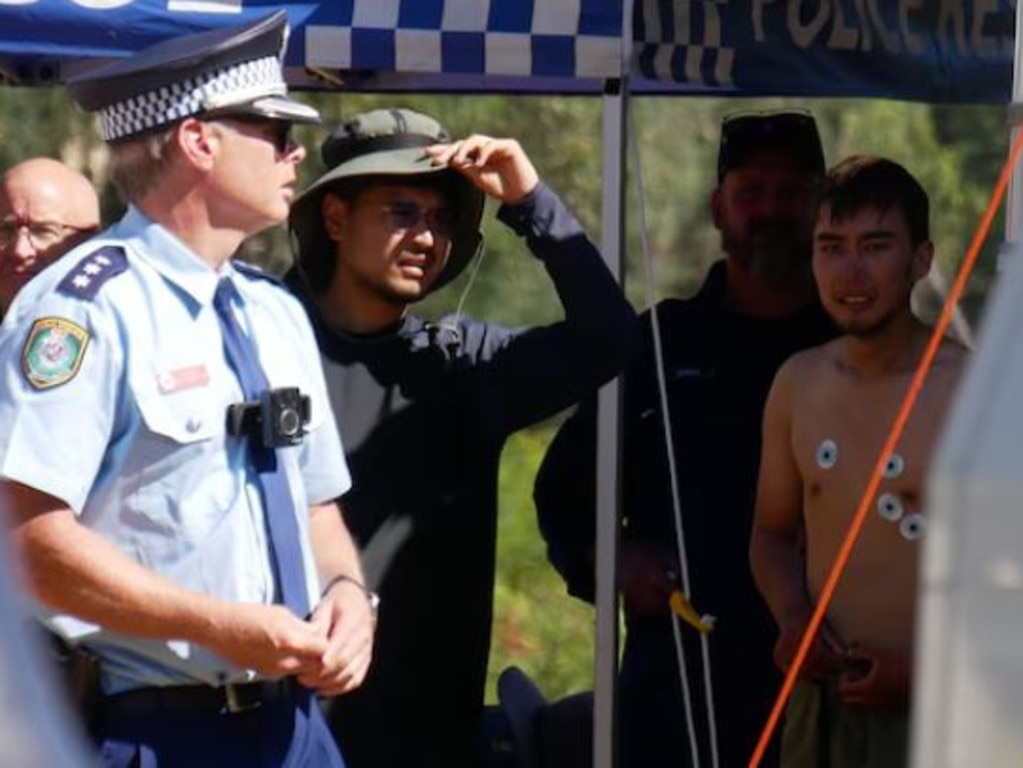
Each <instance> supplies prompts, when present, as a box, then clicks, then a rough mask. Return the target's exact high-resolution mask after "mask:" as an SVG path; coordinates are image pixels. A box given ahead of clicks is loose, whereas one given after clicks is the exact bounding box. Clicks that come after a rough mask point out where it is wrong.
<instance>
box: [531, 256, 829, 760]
mask: <svg viewBox="0 0 1023 768" xmlns="http://www.w3.org/2000/svg"><path fill="white" fill-rule="evenodd" d="M657 312H658V319H659V321H660V325H661V331H662V333H661V336H662V340H663V352H664V367H665V374H666V378H667V387H668V398H669V406H670V411H671V427H672V434H673V435H674V441H675V445H674V449H675V455H676V460H677V465H678V474H679V485H680V492H681V507H682V516H683V521H684V529H685V538H686V552H687V557H688V561H689V575H690V581H691V587H692V596H693V601H694V605H695V607H696V609H697V610H698V611H699V612H700V613H701V614H704V613H709V614H712V615H714V616H716V617H718V623H717V625H716V627H715V629H714V631H713V632H712V634H711V635H710V655H711V666H712V670H713V686H714V695H715V699H716V701H715V705H716V706H715V710H716V712H717V728H718V747H719V750H720V755H721V765H722V766H738V765H745V763H746V761H748V759H749V757H750V755H751V754H752V751H753V746H754V744H755V743H756V739H757V737H758V735H759V731H760V728H761V727H762V726H763V724H764V723H765V722H766V719H767V715H768V712H769V711H770V706H771V703H772V701H773V697H774V695H775V694H776V693H777V690H778V688H779V687H780V685H781V677H780V675H779V673H778V672H777V671H776V669H775V666H774V663H773V661H772V658H771V654H772V648H773V647H774V641H775V639H776V637H777V630H776V628H775V626H774V622H773V620H772V618H771V615H770V613H769V611H768V610H767V607H766V605H765V604H764V603H763V601H762V600H761V598H760V596H759V594H758V592H757V590H756V587H755V585H754V583H753V578H752V574H751V572H750V568H749V561H748V549H749V536H750V529H751V525H752V520H753V506H754V501H755V496H756V483H757V467H758V465H759V461H760V426H761V413H762V411H763V406H764V401H765V399H766V397H767V392H768V390H769V388H770V385H771V381H772V379H773V377H774V374H775V371H776V370H777V368H778V367H779V366H780V365H781V363H782V362H783V361H784V360H785V359H786V358H787V357H788V356H789V355H791V354H792V353H794V352H796V351H798V350H800V349H804V348H806V347H809V346H813V345H816V344H819V343H822V342H823V341H825V340H827V339H829V338H831V337H832V336H833V334H834V331H833V329H832V325H831V322H830V320H828V318H827V317H826V315H825V314H824V312H823V310H821V309H820V308H819V307H817V306H814V307H812V308H810V309H807V310H805V311H802V312H799V313H797V314H794V315H791V316H788V317H783V318H779V319H776V320H765V319H759V318H754V317H749V316H746V315H743V314H740V313H738V312H735V311H733V310H732V309H730V308H729V307H728V305H727V303H726V291H725V264H724V263H723V262H721V263H718V264H715V265H714V266H713V267H712V268H711V270H710V273H709V275H708V277H707V280H706V282H705V284H704V285H703V287H702V289H701V290H700V292H699V293H698V294H697V295H696V296H695V297H693V298H692V299H688V300H675V299H672V300H667V301H664V302H662V303H661V304H659V305H658V308H657ZM643 320H644V339H645V342H644V345H643V351H642V354H641V355H638V356H637V358H636V359H635V360H634V362H633V364H632V366H631V368H630V370H629V372H628V374H627V377H626V385H625V416H624V433H625V434H624V453H623V468H624V475H623V477H624V487H623V517H624V519H623V532H622V536H623V539H626V540H634V541H637V542H645V543H648V544H652V545H653V546H656V547H660V548H662V549H663V550H664V551H665V552H666V553H668V554H669V555H670V556H672V557H674V556H675V532H674V516H673V513H672V503H671V488H670V477H669V473H668V460H667V451H666V448H665V442H664V429H663V425H662V410H661V407H660V398H659V395H658V390H657V380H656V372H655V369H654V363H653V361H654V359H655V358H654V354H653V345H652V335H651V333H650V328H649V324H650V318H649V315H646V316H644V318H643ZM594 444H595V405H594V404H593V403H589V404H588V405H586V406H584V407H582V408H581V409H580V411H579V413H577V414H576V415H575V416H573V417H572V418H571V419H570V420H569V421H568V422H566V424H565V425H564V426H563V427H562V429H561V430H560V431H559V433H558V435H557V437H556V438H555V441H554V442H553V443H552V445H551V447H550V450H549V452H548V454H547V456H546V458H545V460H544V463H543V465H542V467H541V469H540V473H539V475H538V477H537V485H536V493H535V496H536V502H537V510H538V514H539V516H540V525H541V529H542V532H543V534H544V536H545V538H546V540H547V543H548V548H549V549H548V552H549V557H550V559H551V562H552V563H553V564H554V565H555V567H557V568H558V570H559V571H560V572H561V574H562V575H563V576H564V577H565V579H566V582H567V584H568V589H569V591H570V592H571V593H572V594H574V595H576V596H577V597H580V598H582V599H585V600H590V601H592V600H593V596H594V570H593V568H594V563H593V550H594V506H595V500H594V497H593V486H594V483H593V477H594V472H595V469H594V467H595V459H594V449H593V446H594ZM626 620H627V629H628V634H627V637H626V644H625V651H624V658H623V662H622V671H621V682H620V701H619V716H620V722H621V726H622V729H621V742H622V749H623V753H622V754H623V757H624V763H623V764H624V765H625V766H629V767H630V768H655V767H656V766H661V765H663V766H672V768H678V766H683V765H688V764H689V747H688V743H687V741H688V739H687V736H686V726H685V720H684V708H683V704H682V695H681V688H680V682H679V675H678V665H677V663H676V654H675V648H674V641H673V636H672V629H671V624H670V619H669V617H668V615H667V613H665V615H663V616H660V617H654V618H640V617H636V616H631V615H627V616H626ZM683 627H684V628H683V636H684V638H685V641H686V644H685V656H686V660H687V665H688V666H689V675H688V679H689V681H690V685H691V686H692V689H691V690H692V691H693V700H694V702H695V706H694V709H695V712H696V713H697V715H699V714H700V713H701V712H702V710H703V709H704V707H703V701H704V698H703V691H702V679H703V678H702V670H701V666H700V643H699V638H698V636H697V635H696V633H695V632H694V631H693V630H691V629H688V628H686V627H685V625H683ZM707 732H708V728H707V724H706V722H705V720H703V719H701V718H699V717H698V718H697V733H698V734H701V733H707ZM703 754H704V755H709V752H707V751H706V748H705V747H704V752H703Z"/></svg>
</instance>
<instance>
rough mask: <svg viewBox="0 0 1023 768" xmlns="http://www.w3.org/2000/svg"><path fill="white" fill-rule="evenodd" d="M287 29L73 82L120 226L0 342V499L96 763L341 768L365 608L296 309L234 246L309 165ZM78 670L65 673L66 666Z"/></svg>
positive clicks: (71, 266) (207, 35) (34, 285)
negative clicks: (292, 86)
mask: <svg viewBox="0 0 1023 768" xmlns="http://www.w3.org/2000/svg"><path fill="white" fill-rule="evenodd" d="M286 30H287V28H286V15H285V14H284V13H283V12H282V13H278V14H274V15H273V16H269V17H266V18H263V19H260V20H258V21H255V22H253V23H250V24H246V25H243V26H239V27H226V28H220V29H216V30H213V31H210V32H204V33H201V34H198V35H194V36H190V37H183V38H178V39H176V40H171V41H167V42H164V43H159V44H157V45H155V46H153V47H151V48H149V49H146V50H144V51H142V52H140V53H138V54H136V55H135V56H132V57H129V58H127V59H125V60H122V61H120V62H117V63H115V64H112V65H109V66H106V67H101V68H99V69H96V70H93V71H91V72H88V73H86V74H85V75H83V76H82V77H81V78H80V79H78V80H76V81H74V82H72V83H71V86H70V87H71V92H72V95H73V96H74V97H75V99H76V100H77V101H78V103H79V104H80V105H82V106H83V107H85V108H86V109H88V110H90V111H93V112H98V113H99V115H100V121H101V131H102V134H103V136H104V138H105V139H106V140H107V142H109V143H110V151H111V176H112V178H113V180H114V183H115V185H116V186H117V188H118V191H119V192H120V193H121V195H122V196H123V197H124V198H125V200H126V202H127V203H128V211H127V213H126V214H125V216H124V218H123V219H121V221H120V222H118V223H117V224H115V225H114V226H113V227H112V228H111V229H109V230H108V231H106V232H104V233H102V234H100V235H98V236H97V237H96V238H95V239H93V240H91V241H90V242H89V243H87V244H84V245H82V246H80V247H78V248H77V249H75V250H73V251H71V252H70V253H69V254H68V255H66V256H65V257H64V258H63V259H62V260H61V261H60V262H58V263H57V264H55V265H53V266H52V267H50V268H49V269H48V270H46V271H45V272H44V273H42V274H40V275H39V276H38V277H36V278H35V280H33V281H32V282H31V283H30V284H29V285H28V286H26V287H25V288H24V289H23V290H22V292H21V293H20V294H19V295H18V297H17V298H16V299H15V300H14V302H13V304H12V305H11V308H10V311H9V313H8V315H7V317H6V318H5V321H4V326H3V332H2V333H0V376H2V378H3V382H4V383H3V388H2V391H3V395H2V397H0V425H2V427H0V429H2V434H4V435H5V436H6V437H5V440H4V442H3V445H2V446H0V476H2V478H3V482H2V483H0V492H2V493H3V502H4V504H5V508H6V511H7V512H8V513H9V514H10V516H11V519H12V532H11V538H12V539H13V542H14V544H15V546H16V547H17V549H18V550H19V553H20V554H21V555H22V559H23V562H24V564H25V569H26V574H25V575H26V581H27V583H28V585H29V587H30V588H31V591H32V593H33V597H34V598H35V599H36V600H37V601H38V609H39V613H40V616H41V618H43V619H44V620H45V621H46V623H47V625H48V627H49V628H50V629H51V630H53V631H54V632H56V633H57V634H59V635H60V636H61V637H63V638H66V639H67V640H68V641H69V642H70V643H72V644H73V645H74V646H75V647H76V648H79V649H85V650H86V651H87V652H88V654H86V653H85V651H82V652H81V653H80V656H79V659H81V660H84V659H86V658H91V659H94V660H97V661H98V678H99V679H98V683H99V688H100V690H99V692H98V694H99V697H98V699H99V700H98V705H97V706H96V707H95V708H94V709H92V710H91V711H90V712H89V715H90V718H89V719H90V722H91V725H92V727H93V731H94V736H95V738H96V741H97V744H98V746H99V748H100V753H101V754H100V757H101V760H102V763H103V764H105V765H107V766H150V765H152V766H156V765H158V766H160V768H196V767H197V766H216V767H217V768H224V767H225V766H227V767H230V766H239V767H242V766H244V767H245V768H250V767H251V766H257V765H259V766H287V767H288V768H300V767H301V768H306V767H309V768H312V767H315V768H323V767H329V768H339V767H340V766H343V762H342V760H341V757H340V755H339V754H338V750H337V747H336V745H335V743H334V740H333V739H332V737H331V735H330V733H329V731H328V730H327V727H326V724H325V722H324V720H323V717H322V714H321V711H320V708H319V706H317V704H316V699H315V696H314V694H316V693H320V694H324V695H334V694H338V693H343V692H346V691H348V690H350V689H352V688H353V687H355V686H357V685H358V684H359V683H360V681H361V680H362V678H363V676H364V675H365V672H366V670H367V668H368V666H369V660H370V654H371V650H372V633H373V623H374V618H373V605H372V604H371V600H370V599H369V596H368V595H367V593H366V590H365V589H364V588H363V587H362V586H361V584H362V581H363V578H362V573H361V569H360V565H359V562H358V558H357V554H356V550H355V547H354V546H353V542H352V540H351V538H350V536H349V534H348V532H347V530H346V529H345V527H344V524H343V522H342V518H341V516H340V511H339V509H338V507H337V504H336V501H335V499H336V498H337V497H338V496H340V495H341V494H342V493H344V491H345V490H347V488H348V486H349V476H348V471H347V468H346V464H345V460H344V454H343V451H342V448H341V445H340V443H339V440H338V435H337V430H336V429H335V427H334V424H333V419H332V417H331V415H330V403H329V400H328V399H327V395H326V388H325V386H324V381H323V376H322V373H321V371H320V367H319V364H318V350H317V347H316V342H315V338H314V336H313V334H312V330H311V328H310V326H309V322H308V320H307V318H306V316H305V313H304V312H303V311H302V308H301V306H300V305H299V304H298V302H296V301H295V300H294V298H293V297H292V296H290V294H289V292H288V291H287V290H285V289H284V288H283V287H282V286H281V285H279V284H278V283H276V282H275V281H272V280H270V279H268V278H267V277H266V276H264V275H263V274H261V273H260V272H258V271H257V270H254V269H252V268H248V267H245V266H244V265H242V264H234V263H232V262H231V256H232V254H234V253H235V251H236V250H237V249H238V247H239V245H240V244H241V243H242V240H243V239H244V238H245V237H246V236H248V235H250V234H253V233H255V232H257V231H259V230H261V229H264V228H265V227H268V226H271V225H273V224H277V223H279V222H282V221H283V220H284V219H285V218H286V216H287V213H288V205H289V203H290V201H291V198H292V196H293V190H294V184H295V179H296V174H295V166H296V165H297V164H298V162H300V161H301V160H302V159H303V157H304V155H305V153H304V151H303V149H302V148H301V147H300V146H298V145H297V144H296V143H294V142H293V141H292V140H291V139H290V138H289V133H288V131H289V128H290V126H291V124H292V123H294V122H305V123H311V122H316V121H317V120H318V114H317V113H316V111H315V110H313V109H311V108H310V107H308V106H305V105H303V104H299V103H297V102H294V101H292V100H291V99H289V98H288V97H287V92H286V88H285V85H284V81H283V80H282V78H281V68H280V56H281V54H282V52H283V50H284V42H285V35H286ZM83 663H84V661H83Z"/></svg>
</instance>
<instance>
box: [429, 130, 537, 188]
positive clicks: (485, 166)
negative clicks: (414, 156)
mask: <svg viewBox="0 0 1023 768" xmlns="http://www.w3.org/2000/svg"><path fill="white" fill-rule="evenodd" d="M426 153H427V154H428V155H429V156H430V157H431V158H433V164H434V165H446V166H448V167H450V168H453V169H454V170H456V171H458V172H459V173H461V174H462V175H463V176H465V177H466V178H467V179H469V180H470V181H472V183H473V184H475V185H476V186H477V187H478V188H479V189H480V190H482V191H483V192H484V193H485V194H487V195H489V196H490V197H495V198H497V199H498V200H500V201H501V202H502V203H510V204H512V205H514V204H515V203H518V202H521V201H522V199H523V198H524V197H525V196H526V195H528V194H529V193H530V192H532V191H533V189H534V187H536V185H537V184H538V183H539V181H540V177H539V175H538V174H537V172H536V168H534V167H533V163H532V162H531V161H530V159H529V157H528V156H527V155H526V153H525V150H523V149H522V146H521V145H520V144H519V143H518V142H517V141H516V140H515V139H495V138H491V137H490V136H483V135H480V134H474V135H472V136H470V137H468V138H467V139H461V140H460V141H455V142H452V143H451V144H435V145H433V146H432V147H427V148H426Z"/></svg>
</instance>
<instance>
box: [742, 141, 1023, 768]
mask: <svg viewBox="0 0 1023 768" xmlns="http://www.w3.org/2000/svg"><path fill="white" fill-rule="evenodd" d="M1021 149H1023V130H1020V131H1018V132H1017V135H1016V138H1015V139H1014V140H1013V144H1012V149H1011V151H1010V152H1009V157H1008V159H1007V160H1006V161H1005V165H1004V167H1003V168H1002V173H1001V176H999V178H998V184H996V185H995V189H994V193H993V194H992V195H991V200H990V202H989V203H988V206H987V210H986V211H984V216H983V218H981V221H980V226H979V227H978V228H977V232H976V234H975V235H974V237H973V241H972V242H971V243H970V248H969V250H968V251H967V253H966V258H965V259H964V260H963V263H962V264H961V265H960V267H959V273H958V274H957V275H956V280H955V283H954V284H953V285H952V289H951V290H950V291H949V294H948V296H947V297H946V299H945V304H944V306H943V307H942V310H941V317H940V318H939V319H938V322H937V324H936V325H935V326H934V332H933V333H932V334H931V338H930V341H929V342H928V344H927V349H926V350H925V351H924V354H923V357H922V358H921V359H920V364H919V365H918V366H917V369H916V372H915V373H914V375H913V380H912V381H911V382H910V384H909V389H908V390H907V392H906V396H905V398H903V401H902V405H901V406H900V407H899V412H898V415H896V417H895V422H894V423H893V424H892V428H891V432H889V434H888V439H887V440H885V443H884V447H883V448H882V449H881V455H880V456H879V457H878V459H877V463H876V464H875V465H874V472H873V474H871V476H870V482H869V483H867V489H866V491H864V493H863V498H862V499H861V500H860V503H859V506H858V507H857V508H856V514H855V515H853V520H852V523H851V524H850V525H849V530H848V531H847V533H846V535H845V539H844V540H843V541H842V546H841V547H840V549H839V551H838V556H837V557H836V558H835V562H834V564H833V565H832V566H831V571H830V572H829V573H828V579H827V581H826V582H825V583H824V588H823V589H822V590H821V596H820V600H818V601H817V605H816V606H814V610H813V614H812V615H811V617H810V622H809V624H807V627H806V630H805V632H804V633H803V638H802V640H801V641H800V643H799V649H798V650H797V651H796V655H795V658H794V659H793V660H792V664H791V666H790V667H789V669H788V672H786V674H785V681H784V682H783V683H782V686H781V690H780V691H779V693H778V698H777V699H776V700H775V702H774V707H773V708H772V709H771V715H770V717H769V718H768V719H767V724H766V725H765V726H764V730H763V731H762V732H761V734H760V740H759V741H758V742H757V747H756V749H755V750H754V751H753V756H752V757H751V758H750V762H749V766H750V768H757V767H758V766H759V765H760V761H761V760H762V759H763V757H764V752H765V751H766V750H767V746H768V744H769V743H770V741H771V737H772V736H773V735H774V731H775V729H776V728H777V727H778V721H779V720H780V719H781V716H782V712H783V711H784V709H785V704H786V703H787V702H788V699H789V696H791V695H792V689H793V688H794V687H795V684H796V678H797V677H798V676H799V672H800V670H801V669H802V668H803V664H804V663H805V661H806V657H807V654H808V653H809V651H810V646H811V645H812V644H813V639H814V637H815V636H816V635H817V631H818V630H819V629H820V626H821V624H822V623H823V621H824V614H825V613H826V612H827V610H828V606H829V605H830V604H831V598H832V597H833V596H834V594H835V588H836V587H837V586H838V580H839V578H841V576H842V572H843V571H844V570H845V567H846V565H847V564H848V562H849V558H850V556H851V555H852V551H853V547H854V546H855V545H856V540H857V539H858V538H859V535H860V530H861V529H862V528H863V524H864V522H865V521H866V519H867V513H868V512H869V510H870V502H871V500H872V499H873V498H874V494H876V493H877V489H878V488H879V487H880V485H881V481H882V480H883V478H884V471H885V466H886V465H887V463H888V457H889V456H890V455H891V454H892V453H893V452H894V451H895V446H896V444H897V443H898V442H899V438H900V437H901V436H902V432H903V430H904V429H905V427H906V422H907V421H909V415H910V413H911V412H912V410H913V406H914V404H915V403H916V400H917V397H918V396H919V394H920V390H921V388H922V387H923V383H924V379H925V378H926V376H927V372H928V371H929V370H930V367H931V364H932V363H933V362H934V357H935V355H936V354H937V353H938V347H939V345H940V344H941V340H942V338H943V337H944V335H945V331H946V330H947V329H948V326H949V323H951V321H952V313H953V311H954V310H955V306H956V304H958V302H959V299H960V297H961V296H962V294H963V291H964V290H965V288H966V281H967V279H968V278H969V276H970V273H971V272H972V271H973V267H974V265H975V264H976V261H977V257H978V256H979V255H980V247H981V245H983V243H984V240H985V239H986V238H987V234H988V230H989V229H990V228H991V222H992V221H993V220H994V218H995V212H996V211H997V209H998V206H999V205H1000V204H1001V201H1002V197H1004V195H1005V189H1006V187H1007V186H1008V185H1009V178H1010V176H1011V175H1012V169H1013V168H1014V167H1015V165H1016V161H1017V159H1018V158H1019V154H1020V150H1021Z"/></svg>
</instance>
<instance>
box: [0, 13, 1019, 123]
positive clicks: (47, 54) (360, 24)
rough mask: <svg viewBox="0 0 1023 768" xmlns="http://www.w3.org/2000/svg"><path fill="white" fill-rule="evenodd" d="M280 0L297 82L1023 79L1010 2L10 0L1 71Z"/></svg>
mask: <svg viewBox="0 0 1023 768" xmlns="http://www.w3.org/2000/svg"><path fill="white" fill-rule="evenodd" d="M282 7H283V8H286V9H287V10H288V13H289V18H290V22H291V26H292V37H291V41H290V45H289V49H288V55H287V59H286V63H287V65H288V77H289V80H290V81H291V83H292V85H293V86H295V87H300V88H301V87H306V88H324V89H326V88H334V87H342V88H345V89H349V90H366V91H370V90H375V91H390V90H397V91H432V92H531V93H593V94H597V93H600V92H601V91H602V90H603V88H604V85H605V83H606V81H607V80H609V79H616V78H620V77H622V76H623V75H628V76H629V79H630V82H631V89H632V91H633V92H636V93H644V92H647V93H680V92H681V93H687V92H688V93H703V94H708V95H737V96H756V95H799V96H870V97H884V98H898V99H906V100H917V101H931V102H995V103H997V102H1006V101H1008V100H1009V95H1010V90H1011V82H1012V61H1013V46H1014V39H1013V38H1014V24H1015V22H1014V18H1015V12H1014V4H1013V2H1012V0H635V3H634V4H633V3H628V2H626V0H322V1H321V2H290V3H281V2H271V1H270V0H0V75H2V77H3V78H5V79H6V80H7V81H8V82H11V83H15V84H17V83H24V84H46V83H56V82H60V81H62V80H63V79H65V78H66V77H67V76H69V75H70V74H74V72H76V71H78V70H79V69H80V68H82V67H86V66H89V65H90V64H91V63H94V60H96V59H108V58H115V57H119V56H124V55H127V54H128V53H131V52H132V51H134V50H137V49H139V48H142V47H144V46H146V45H148V44H151V43H153V42H155V41H157V40H160V39H163V38H165V37H171V36H178V35H182V34H187V33H189V32H194V31H198V30H201V29H206V28H209V27H212V26H216V25H221V24H236V23H240V22H242V21H248V20H251V19H253V18H255V17H257V16H260V15H263V14H266V13H270V12H271V11H273V10H276V9H278V8H282ZM626 9H631V18H630V19H629V23H625V22H624V14H625V13H626ZM630 33H631V40H629V41H625V40H623V37H624V36H626V35H629V34H630Z"/></svg>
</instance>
